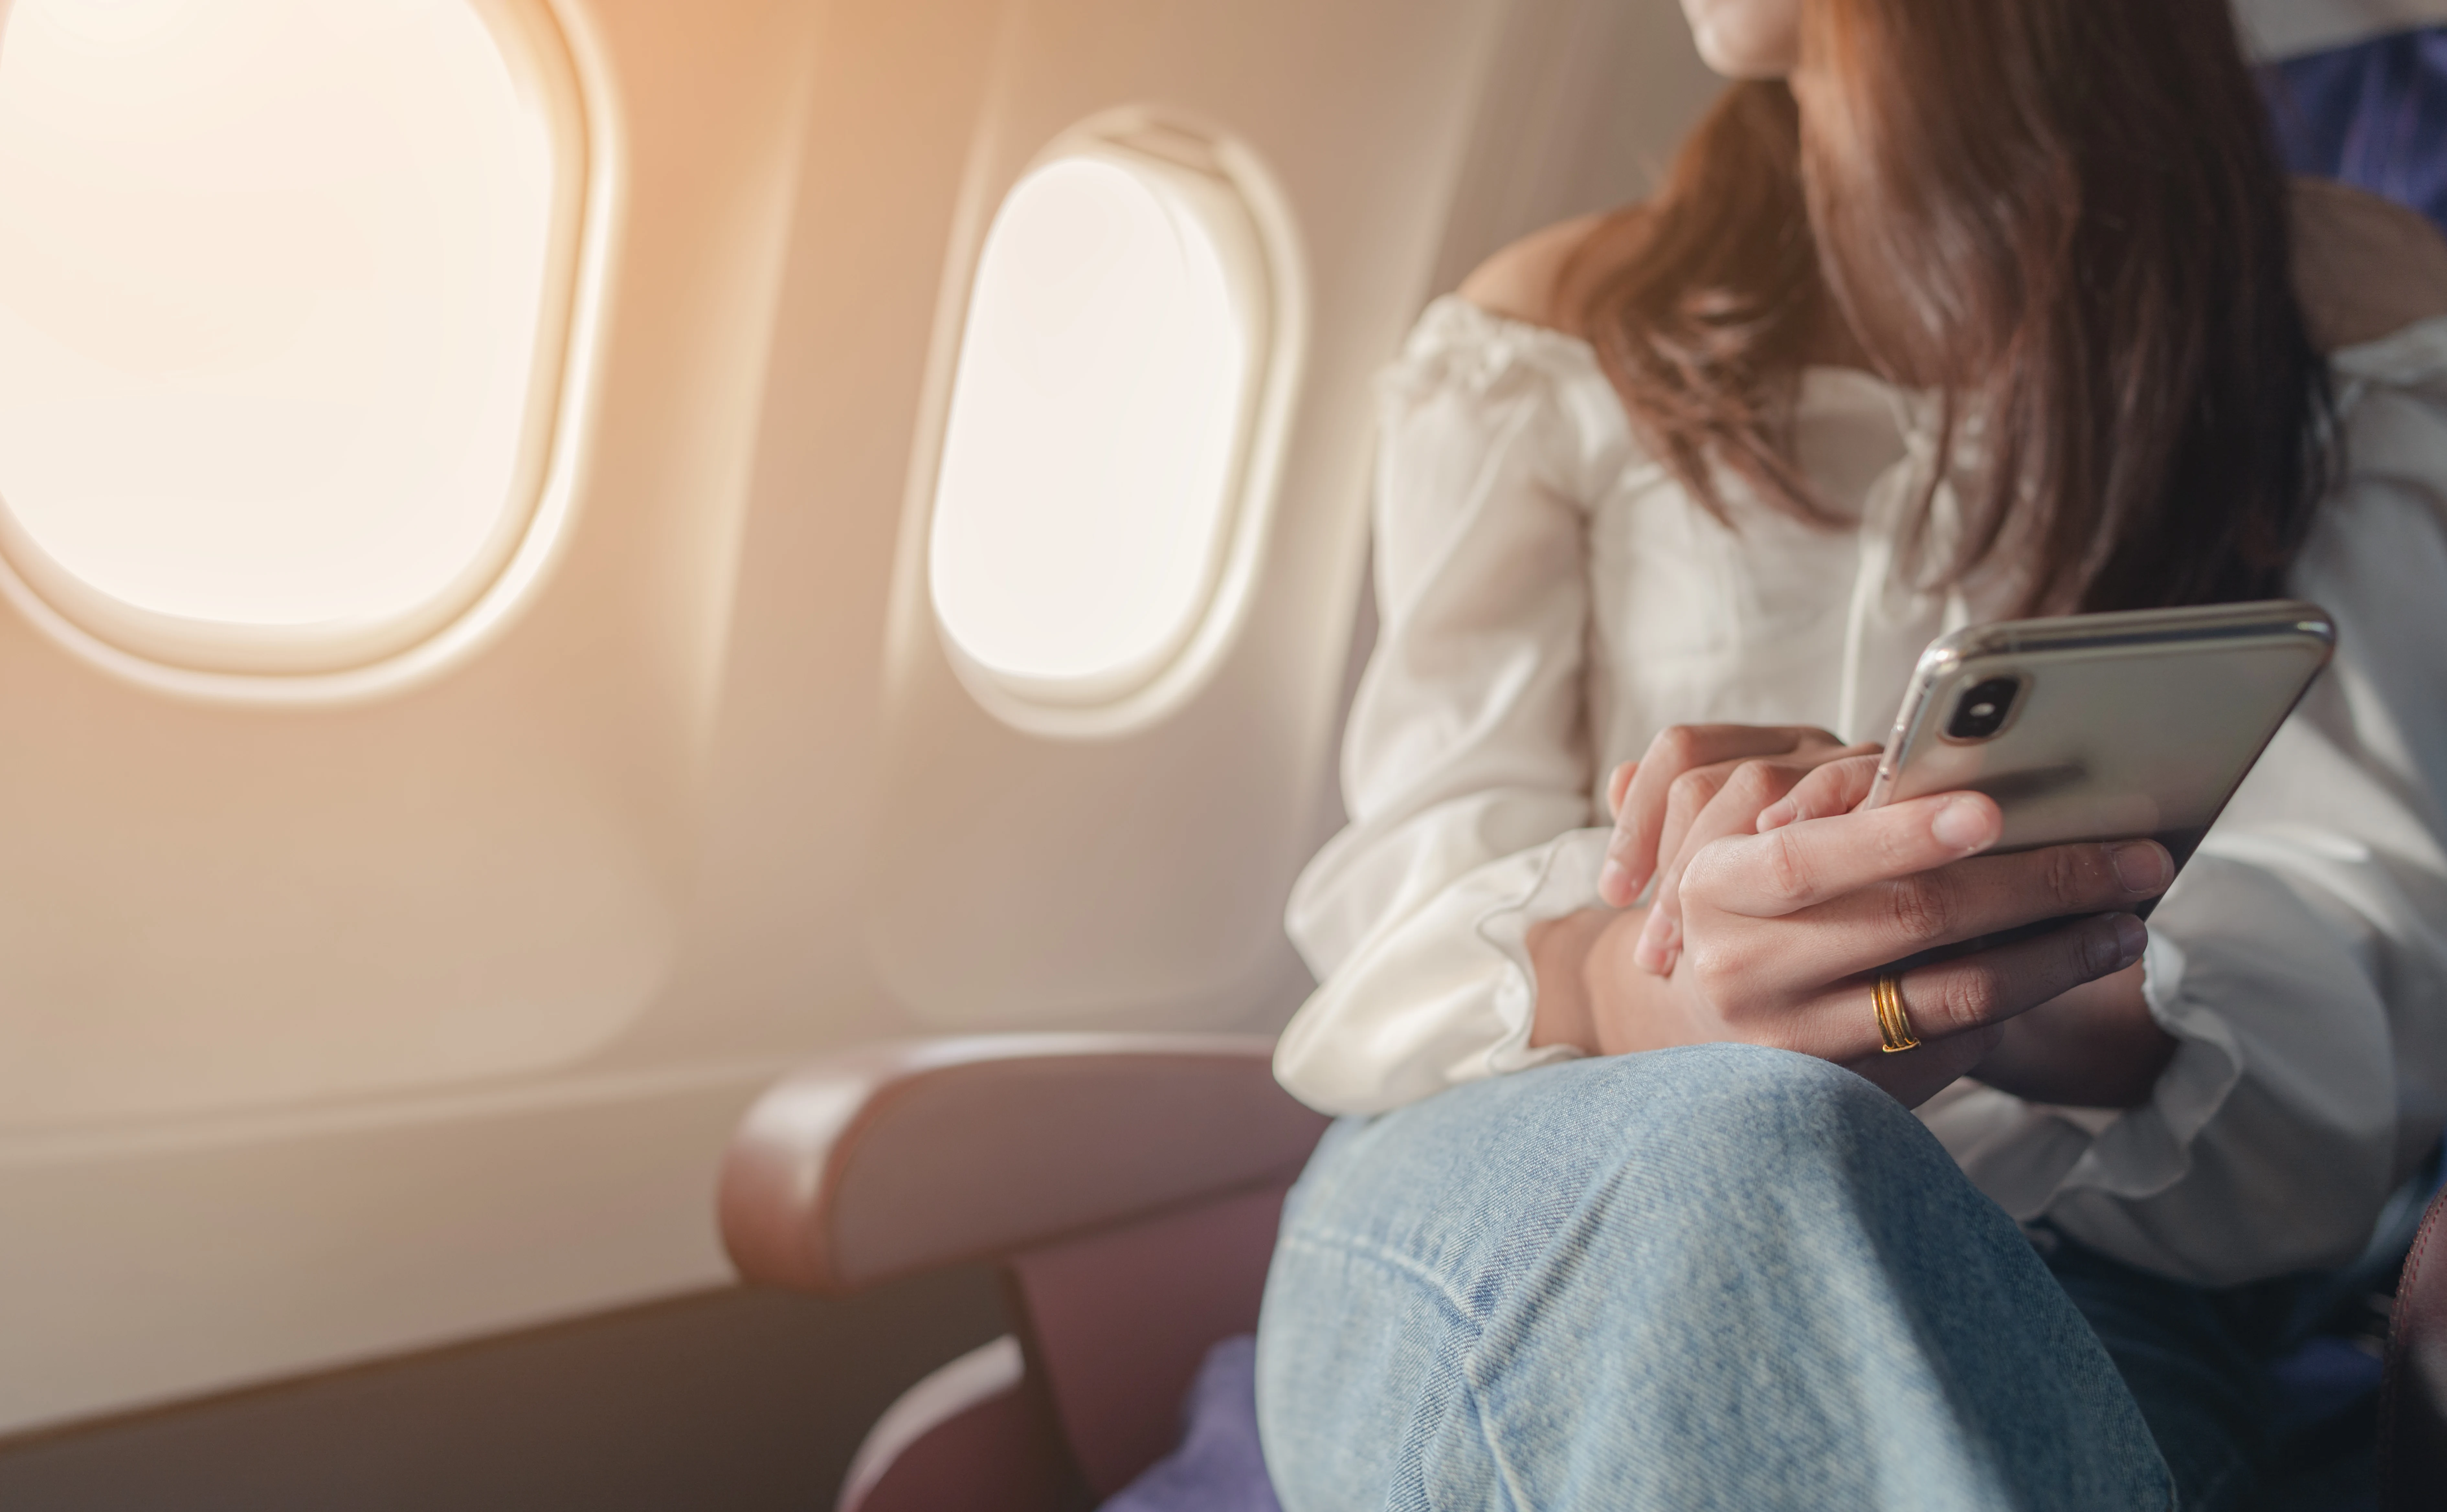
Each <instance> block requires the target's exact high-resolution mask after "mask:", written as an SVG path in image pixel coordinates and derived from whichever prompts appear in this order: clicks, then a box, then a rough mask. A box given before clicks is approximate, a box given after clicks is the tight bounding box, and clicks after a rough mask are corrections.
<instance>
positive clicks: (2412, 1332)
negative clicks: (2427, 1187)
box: [2379, 1190, 2447, 1509]
mask: <svg viewBox="0 0 2447 1512" xmlns="http://www.w3.org/2000/svg"><path fill="white" fill-rule="evenodd" d="M2385 1370H2386V1373H2385V1375H2384V1376H2383V1377H2382V1383H2381V1388H2380V1407H2379V1444H2380V1478H2381V1484H2382V1485H2383V1486H2384V1487H2385V1504H2386V1505H2387V1506H2388V1507H2390V1508H2391V1509H2409V1508H2412V1507H2414V1506H2418V1505H2436V1504H2437V1503H2436V1502H2435V1501H2434V1500H2433V1499H2434V1498H2436V1497H2437V1496H2438V1489H2439V1487H2441V1486H2447V1190H2442V1191H2441V1192H2440V1193H2439V1194H2438V1196H2437V1197H2435V1198H2433V1199H2432V1200H2431V1203H2430V1209H2429V1212H2428V1214H2427V1215H2426V1216H2425V1217H2424V1218H2423V1219H2422V1220H2421V1228H2420V1231H2419V1234H2418V1235H2417V1237H2416V1238H2415V1239H2414V1241H2413V1251H2412V1254H2411V1255H2410V1256H2408V1257H2406V1259H2405V1262H2404V1271H2403V1274H2402V1275H2401V1276H2399V1277H2398V1279H2397V1283H2396V1302H2395V1305H2394V1306H2393V1307H2392V1308H2391V1309H2390V1310H2389V1317H2388V1338H2387V1364H2386V1368H2385Z"/></svg>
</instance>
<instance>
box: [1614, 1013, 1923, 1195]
mask: <svg viewBox="0 0 2447 1512" xmlns="http://www.w3.org/2000/svg"><path fill="white" fill-rule="evenodd" d="M1584 1064H1585V1065H1587V1066H1588V1067H1589V1068H1590V1070H1591V1072H1592V1073H1593V1074H1592V1076H1591V1081H1592V1082H1593V1084H1594V1086H1593V1087H1592V1088H1591V1090H1592V1091H1595V1092H1596V1093H1597V1094H1598V1095H1602V1096H1605V1097H1607V1098H1609V1099H1611V1100H1614V1101H1616V1102H1617V1104H1618V1106H1619V1107H1620V1109H1621V1115H1622V1125H1621V1131H1620V1132H1621V1138H1622V1155H1623V1157H1624V1158H1625V1159H1632V1160H1640V1161H1644V1162H1647V1161H1656V1160H1659V1159H1660V1158H1663V1159H1670V1160H1672V1161H1674V1162H1677V1163H1682V1164H1685V1165H1687V1166H1689V1167H1693V1168H1703V1169H1705V1170H1707V1171H1709V1172H1710V1173H1711V1174H1712V1175H1713V1177H1714V1178H1715V1179H1714V1180H1712V1181H1705V1182H1698V1183H1693V1186H1692V1188H1691V1190H1692V1191H1693V1193H1694V1194H1695V1199H1697V1200H1709V1201H1720V1200H1723V1197H1724V1195H1725V1193H1726V1192H1727V1191H1728V1190H1729V1189H1730V1190H1735V1191H1747V1192H1755V1193H1760V1194H1767V1193H1772V1192H1774V1191H1775V1190H1777V1189H1780V1188H1789V1187H1791V1186H1793V1184H1795V1183H1817V1182H1823V1181H1826V1180H1827V1178H1828V1177H1829V1176H1830V1175H1831V1174H1839V1173H1855V1174H1857V1173H1861V1172H1865V1171H1875V1170H1879V1169H1883V1168H1889V1167H1892V1168H1898V1169H1902V1170H1916V1169H1920V1168H1923V1167H1925V1168H1926V1169H1927V1170H1929V1171H1931V1172H1934V1171H1937V1170H1940V1169H1943V1170H1945V1171H1947V1172H1948V1173H1950V1172H1951V1170H1952V1162H1951V1161H1949V1160H1947V1159H1946V1158H1945V1155H1944V1150H1943V1149H1942V1148H1941V1147H1940V1146H1939V1145H1938V1143H1937V1142H1936V1141H1935V1139H1934V1138H1932V1137H1931V1136H1930V1135H1929V1133H1928V1131H1927V1130H1926V1129H1925V1128H1924V1127H1923V1126H1922V1125H1921V1123H1920V1121H1919V1120H1918V1119H1916V1118H1914V1117H1913V1116H1912V1115H1911V1113H1910V1112H1909V1110H1907V1109H1906V1108H1905V1107H1904V1106H1903V1105H1902V1104H1900V1103H1898V1102H1896V1101H1895V1100H1894V1098H1893V1097H1891V1096H1889V1095H1888V1094H1887V1092H1886V1091H1884V1090H1883V1089H1881V1088H1880V1087H1876V1086H1874V1085H1872V1084H1871V1083H1869V1082H1868V1081H1867V1080H1865V1079H1863V1078H1862V1077H1860V1076H1858V1075H1855V1074H1854V1073H1853V1072H1851V1071H1849V1070H1847V1069H1845V1068H1843V1067H1840V1066H1837V1065H1835V1064H1833V1063H1832V1062H1830V1061H1823V1060H1820V1059H1818V1058H1817V1057H1815V1056H1810V1055H1801V1054H1796V1053H1794V1052H1793V1051H1790V1050H1777V1049H1763V1048H1761V1047H1758V1046H1754V1045H1695V1046H1689V1047H1686V1048H1683V1049H1671V1050H1658V1051H1652V1052H1650V1053H1648V1054H1645V1055H1636V1056H1624V1057H1620V1058H1618V1059H1616V1060H1613V1061H1599V1062H1589V1063H1584Z"/></svg>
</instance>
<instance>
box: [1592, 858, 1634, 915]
mask: <svg viewBox="0 0 2447 1512" xmlns="http://www.w3.org/2000/svg"><path fill="white" fill-rule="evenodd" d="M1598 896H1599V897H1600V898H1604V899H1605V900H1606V901H1607V902H1609V903H1612V904H1613V905H1614V906H1615V907H1617V908H1621V907H1622V906H1623V905H1624V904H1625V903H1628V902H1630V901H1631V873H1629V872H1627V871H1624V870H1623V869H1622V862H1621V861H1608V862H1606V863H1605V864H1604V865H1603V866H1601V867H1599V868H1598Z"/></svg>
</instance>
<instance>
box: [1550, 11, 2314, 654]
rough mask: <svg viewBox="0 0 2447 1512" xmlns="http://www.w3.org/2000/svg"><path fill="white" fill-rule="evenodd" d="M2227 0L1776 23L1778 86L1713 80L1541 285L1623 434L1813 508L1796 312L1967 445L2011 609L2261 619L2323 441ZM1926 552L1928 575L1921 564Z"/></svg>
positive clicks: (2272, 161) (1953, 571)
mask: <svg viewBox="0 0 2447 1512" xmlns="http://www.w3.org/2000/svg"><path fill="white" fill-rule="evenodd" d="M2267 132H2268V127H2267V120H2266V117H2265V114H2264V111H2263V107H2262V104H2261V101H2260V97H2259V94H2258V92H2257V90H2256V89H2255V87H2254V85H2253V83H2252V80H2251V76H2250V74H2249V72H2248V70H2247V68H2246V66H2245V65H2244V62H2243V59H2242V53H2241V48H2240V47H2239V45H2238V42H2237V40H2236V36H2235V31H2234V25H2233V21H2232V18H2231V17H2230V15H2229V11H2228V0H1967V3H1966V0H1804V3H1803V22H1802V63H1801V67H1800V68H1799V69H1798V70H1797V71H1796V72H1795V75H1794V78H1793V84H1792V85H1790V86H1788V85H1784V84H1780V83H1749V84H1740V85H1734V86H1732V87H1730V88H1728V89H1727V90H1726V91H1725V93H1724V94H1723V96H1722V97H1721V98H1720V99H1719V100H1718V102H1717V105H1716V107H1715V108H1714V109H1713V110H1712V111H1711V112H1710V113H1709V115H1708V116H1707V118H1706V119H1705V120H1704V121H1703V122H1702V123H1700V125H1699V127H1698V130H1697V131H1696V132H1695V133H1694V134H1693V136H1692V137H1691V139H1690V140H1689V142H1687V143H1685V145H1684V147H1683V149H1682V151H1681V153H1680V154H1679V157H1678V158H1677V160H1676V161H1675V163H1674V166H1673V168H1672V171H1671V172H1670V173H1669V175H1668V176H1667V179H1666V181H1665V183H1664V185H1663V187H1662V189H1661V191H1660V193H1659V195H1658V196H1657V197H1656V198H1653V199H1651V200H1650V201H1648V202H1647V203H1646V204H1644V205H1641V206H1637V207H1634V208H1632V209H1630V210H1627V211H1623V212H1621V213H1618V214H1617V215H1616V216H1615V217H1611V218H1610V219H1609V220H1608V221H1607V222H1606V223H1604V224H1603V226H1602V227H1601V228H1600V229H1599V231H1598V232H1597V233H1596V234H1595V235H1593V236H1591V237H1590V238H1589V239H1588V241H1587V242H1586V243H1584V246H1583V248H1582V251H1581V253H1580V254H1579V255H1577V256H1576V258H1575V259H1574V262H1573V264H1572V265H1571V266H1568V267H1567V268H1566V270H1565V275H1564V279H1563V283H1562V285H1561V287H1560V288H1559V291H1558V295H1559V298H1560V299H1561V300H1562V301H1563V304H1564V307H1565V310H1566V312H1571V313H1574V314H1576V316H1577V320H1578V324H1579V326H1580V329H1581V330H1582V331H1583V332H1584V333H1585V334H1586V335H1587V336H1588V337H1589V339H1590V342H1591V344H1592V345H1593V346H1594V347H1595V348H1596V350H1597V352H1598V355H1599V359H1600V362H1601V363H1602V365H1603V367H1604V369H1605V371H1606V374H1607V376H1608V378H1609V379H1610V380H1611V381H1612V382H1613V384H1614V387H1615V388H1616V389H1617V391H1618V392H1619V393H1620V394H1621V395H1622V400H1623V403H1624V406H1625V407H1626V409H1627V410H1628V411H1629V413H1630V416H1631V420H1632V423H1633V425H1634V428H1635V430H1636V431H1637V432H1638V433H1639V434H1640V435H1641V439H1642V440H1643V442H1644V443H1645V444H1648V446H1649V447H1650V449H1651V450H1652V451H1653V452H1654V453H1655V455H1656V456H1657V457H1658V459H1659V460H1660V462H1661V463H1664V465H1666V466H1667V467H1668V468H1670V469H1671V470H1672V471H1673V472H1674V473H1675V474H1676V475H1677V476H1678V477H1679V479H1680V480H1681V482H1683V483H1684V484H1686V485H1687V486H1688V487H1689V488H1690V490H1691V491H1692V493H1693V494H1694V495H1695V496H1696V497H1697V498H1698V499H1699V500H1700V501H1702V502H1703V503H1705V504H1706V505H1707V506H1708V507H1709V508H1710V509H1712V510H1714V511H1715V512H1717V514H1718V515H1719V517H1720V518H1721V517H1724V516H1725V512H1726V511H1725V495H1724V493H1723V489H1722V483H1721V475H1720V474H1719V473H1718V471H1717V468H1718V467H1719V466H1721V467H1723V468H1726V469H1729V470H1730V471H1731V472H1732V473H1734V474H1736V475H1738V476H1739V477H1741V478H1742V479H1744V480H1745V481H1747V482H1748V483H1749V484H1750V485H1751V486H1752V488H1753V490H1754V491H1755V493H1756V494H1757V495H1758V496H1759V497H1761V498H1762V499H1764V500H1765V501H1768V502H1769V503H1771V504H1772V505H1774V506H1775V507H1778V508H1781V509H1784V510H1786V511H1787V512H1790V513H1793V514H1796V515H1799V516H1802V517H1804V518H1808V519H1817V520H1826V519H1828V518H1829V517H1828V512H1827V510H1826V508H1825V506H1824V504H1823V503H1822V501H1819V500H1818V499H1816V498H1815V497H1814V496H1813V494H1812V490H1811V487H1810V484H1809V482H1808V481H1807V480H1806V479H1805V478H1803V477H1802V476H1801V475H1800V473H1799V471H1798V469H1797V468H1796V466H1795V464H1794V463H1793V456H1792V450H1791V446H1790V442H1789V438H1788V436H1787V435H1786V434H1785V426H1784V425H1783V423H1782V420H1781V419H1780V417H1781V416H1782V415H1784V414H1786V413H1787V412H1788V410H1789V403H1790V398H1791V394H1792V387H1791V385H1792V384H1793V381H1794V380H1795V379H1796V378H1797V374H1798V371H1799V369H1800V366H1801V365H1802V363H1803V361H1804V360H1805V358H1806V355H1807V353H1808V352H1809V351H1810V350H1811V345H1812V339H1813V334H1814V333H1815V332H1816V331H1820V330H1823V329H1826V328H1825V326H1824V324H1823V323H1827V322H1831V321H1834V320H1838V319H1840V320H1843V321H1846V322H1849V325H1850V327H1851V329H1852V330H1853V331H1854V332H1855V333H1857V335H1858V337H1859V339H1860V342H1861V345H1862V346H1863V348H1864V349H1865V350H1867V353H1868V357H1869V360H1870V362H1871V363H1872V364H1873V365H1874V366H1875V367H1876V368H1877V369H1879V370H1880V371H1882V372H1884V373H1886V374H1887V375H1888V376H1890V377H1893V378H1896V379H1898V380H1899V381H1905V382H1909V383H1913V384H1918V385H1925V386H1929V387H1936V388H1937V389H1939V390H1940V391H1941V393H1942V395H1943V401H1942V410H1941V413H1942V415H1943V421H1942V425H1941V431H1942V438H1941V458H1942V459H1943V458H1944V457H1947V456H1950V455H1951V453H1952V452H1953V450H1954V448H1955V446H1956V444H1958V442H1959V441H1960V439H1961V438H1962V437H1963V436H1964V435H1966V434H1969V433H1972V432H1975V431H1976V432H1977V434H1978V436H1979V438H1980V439H1979V451H1980V461H1979V466H1978V468H1977V469H1976V476H1977V477H1978V479H1979V480H1980V482H1978V483H1977V484H1976V485H1975V486H1972V487H1970V488H1968V489H1966V491H1965V498H1964V500H1963V505H1964V526H1965V528H1964V530H1963V533H1962V536H1961V539H1959V540H1956V541H1954V542H1951V543H1949V545H1948V546H1947V547H1946V548H1945V549H1944V550H1943V551H1942V552H1939V551H1933V550H1932V548H1931V544H1930V537H1929V532H1928V507H1927V505H1928V501H1929V499H1930V498H1932V497H1933V496H1934V492H1935V489H1936V487H1937V479H1938V478H1942V477H1943V476H1944V472H1945V468H1944V465H1943V463H1942V464H1941V466H1940V468H1939V470H1938V473H1937V475H1936V476H1935V477H1932V478H1931V480H1930V481H1929V484H1928V491H1927V492H1926V493H1925V494H1924V495H1923V497H1922V499H1921V501H1920V504H1921V507H1920V508H1919V510H1918V511H1917V513H1916V514H1915V515H1914V516H1913V517H1912V518H1911V519H1910V520H1907V521H1906V525H1905V530H1904V559H1905V560H1906V562H1909V563H1913V564H1915V566H1916V568H1917V570H1918V571H1919V573H1920V574H1921V576H1923V577H1924V578H1925V579H1935V578H1939V577H1949V578H1958V579H1959V578H1960V577H1961V576H1963V575H1965V574H1968V573H1971V572H1972V571H1974V570H1975V569H1978V568H1980V567H1982V565H1983V564H1987V563H1990V562H1992V561H1995V560H1999V559H2004V560H2007V561H2010V562H2011V563H2012V564H2013V567H2014V569H2015V571H2016V572H2017V573H2018V575H2019V581H2020V583H2021V585H2022V593H2021V594H2020V600H2021V605H2022V608H2023V609H2024V610H2025V611H2036V610H2042V609H2066V608H2073V607H2079V608H2082V609H2090V610H2101V609H2123V608H2138V607H2146V606H2151V605H2162V604H2187V603H2210V602H2219V601H2227V600H2234V599H2245V598H2255V597H2266V596H2269V595H2274V594H2276V593H2277V592H2279V591H2280V585H2281V583H2282V579H2283V576H2284V573H2285V569H2286V564H2287V563H2288V562H2289V561H2290V560H2291V559H2292V558H2293V555H2294V553H2295V551H2296V550H2297V549H2298V548H2299V547H2300V545H2301V543H2302V540H2303V538H2304V536H2305V532H2306V531H2307V530H2308V529H2309V526H2310V521H2311V516H2312V512H2313V509H2314V507H2315V506H2316V504H2317V502H2318V499H2319V496H2320V494H2321V492H2322V491H2323V489H2324V487H2325V485H2326V482H2327V481H2328V477H2329V471H2330V467H2331V463H2332V457H2331V453H2332V450H2333V447H2334V439H2333V431H2334V426H2333V414H2332V409H2331V403H2330V396H2329V391H2328V379H2327V367H2326V364H2325V362H2324V359H2323V358H2322V356H2321V354H2320V353H2319V352H2318V351H2317V350H2315V349H2314V348H2313V346H2312V344H2311V340H2310V337H2309V335H2308V333H2307V331H2305V323H2304V317H2303V312H2302V311H2301V309H2300V307H2299V306H2298V305H2297V303H2296V300H2295V293H2294V289H2293V284H2292V277H2291V264H2292V255H2291V252H2290V247H2289V236H2288V215H2287V207H2286V182H2285V179H2284V175H2283V173H2282V171H2281V170H2280V168H2279V166H2278V161H2277V157H2276V153H2275V150H2274V148H2273V146H2272V144H2271V142H2270V141H2269V138H2268V135H2267ZM1932 556H1937V557H1940V558H1942V559H1935V560H1932V559H1929V558H1931V557H1932Z"/></svg>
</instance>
